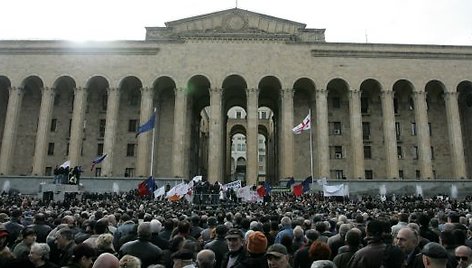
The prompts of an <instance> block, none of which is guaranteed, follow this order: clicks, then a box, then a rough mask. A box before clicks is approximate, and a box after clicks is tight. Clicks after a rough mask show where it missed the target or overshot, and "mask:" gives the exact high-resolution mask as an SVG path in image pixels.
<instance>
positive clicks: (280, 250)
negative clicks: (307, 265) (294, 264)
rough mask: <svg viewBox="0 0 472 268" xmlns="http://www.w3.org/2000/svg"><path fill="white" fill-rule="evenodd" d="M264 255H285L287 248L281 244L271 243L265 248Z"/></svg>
mask: <svg viewBox="0 0 472 268" xmlns="http://www.w3.org/2000/svg"><path fill="white" fill-rule="evenodd" d="M266 255H273V256H276V257H282V256H287V255H288V251H287V248H286V247H285V246H284V245H282V244H273V245H272V246H270V247H269V248H268V249H267V253H266Z"/></svg>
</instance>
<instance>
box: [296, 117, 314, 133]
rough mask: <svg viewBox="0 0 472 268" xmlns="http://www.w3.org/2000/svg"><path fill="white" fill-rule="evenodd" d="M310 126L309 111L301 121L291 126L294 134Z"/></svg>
mask: <svg viewBox="0 0 472 268" xmlns="http://www.w3.org/2000/svg"><path fill="white" fill-rule="evenodd" d="M310 128H311V113H308V115H307V116H306V117H305V119H303V121H302V122H301V123H300V124H298V126H296V127H294V128H292V132H293V133H294V134H301V133H302V132H303V131H304V130H308V129H310Z"/></svg>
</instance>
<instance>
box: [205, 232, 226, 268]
mask: <svg viewBox="0 0 472 268" xmlns="http://www.w3.org/2000/svg"><path fill="white" fill-rule="evenodd" d="M215 231H216V237H215V239H213V240H212V241H210V242H208V243H207V244H206V245H205V249H210V250H212V251H213V252H214V253H215V259H216V264H215V267H221V262H222V261H223V257H224V256H225V254H226V253H228V251H229V249H228V243H226V240H225V236H226V232H227V231H228V228H227V227H226V226H224V225H218V226H217V227H216V230H215Z"/></svg>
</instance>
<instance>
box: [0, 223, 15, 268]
mask: <svg viewBox="0 0 472 268" xmlns="http://www.w3.org/2000/svg"><path fill="white" fill-rule="evenodd" d="M7 239H8V231H7V230H6V229H5V225H4V224H3V223H0V267H8V266H7V264H8V263H10V262H11V261H12V260H14V259H15V255H13V252H11V251H10V248H8V246H7Z"/></svg>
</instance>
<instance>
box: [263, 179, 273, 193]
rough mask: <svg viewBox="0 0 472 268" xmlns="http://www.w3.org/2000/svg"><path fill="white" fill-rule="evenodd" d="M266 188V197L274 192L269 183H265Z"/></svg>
mask: <svg viewBox="0 0 472 268" xmlns="http://www.w3.org/2000/svg"><path fill="white" fill-rule="evenodd" d="M264 188H265V192H266V195H268V194H270V192H272V186H270V183H269V182H267V181H265V182H264Z"/></svg>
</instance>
